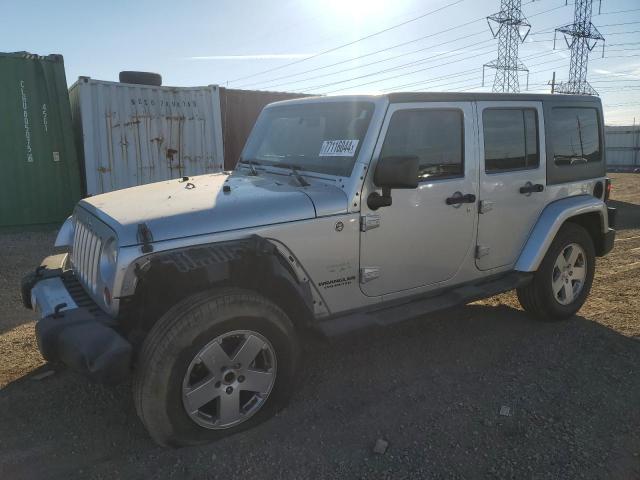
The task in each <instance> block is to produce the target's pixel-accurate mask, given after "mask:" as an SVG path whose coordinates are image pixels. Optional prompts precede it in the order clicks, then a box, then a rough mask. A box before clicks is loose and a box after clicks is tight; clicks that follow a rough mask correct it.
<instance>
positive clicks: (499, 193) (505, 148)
mask: <svg viewBox="0 0 640 480" xmlns="http://www.w3.org/2000/svg"><path fill="white" fill-rule="evenodd" d="M478 124H479V127H480V142H479V143H480V154H481V161H480V204H479V206H478V211H479V220H478V239H477V243H478V245H477V249H476V265H477V267H478V268H479V269H480V270H490V269H493V268H499V267H505V266H510V265H513V264H514V263H515V261H516V260H517V258H518V255H519V254H520V251H521V250H522V247H523V246H524V242H525V241H526V239H527V238H528V237H529V232H530V231H531V229H532V228H533V226H534V225H535V222H536V220H537V219H538V216H539V215H540V212H541V210H542V208H544V205H545V200H546V195H545V193H546V192H545V188H546V173H545V171H546V170H545V164H546V162H545V158H546V157H545V148H544V145H545V139H544V128H543V125H544V121H543V111H542V104H541V103H540V102H478Z"/></svg>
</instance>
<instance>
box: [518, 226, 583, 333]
mask: <svg viewBox="0 0 640 480" xmlns="http://www.w3.org/2000/svg"><path fill="white" fill-rule="evenodd" d="M594 272H595V249H594V246H593V241H592V240H591V236H590V235H589V234H588V233H587V231H586V230H585V229H584V228H582V227H581V226H579V225H576V224H573V223H567V224H565V225H563V226H562V228H561V229H560V231H559V232H558V234H557V235H556V238H555V239H554V241H553V242H552V244H551V246H550V247H549V250H548V251H547V254H546V255H545V257H544V259H543V260H542V263H541V264H540V267H539V269H538V271H537V272H536V273H535V275H534V278H533V281H532V282H531V283H530V284H528V285H526V286H524V287H521V288H518V290H517V292H518V300H519V301H520V305H522V307H523V308H524V309H525V310H526V311H527V312H530V313H532V314H534V315H535V316H536V317H538V318H539V319H541V320H546V321H556V320H562V319H565V318H568V317H571V316H572V315H574V314H575V313H576V312H577V311H578V310H580V308H581V307H582V305H583V304H584V302H585V301H586V299H587V296H588V295H589V291H590V290H591V284H592V283H593V275H594Z"/></svg>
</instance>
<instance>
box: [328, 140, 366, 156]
mask: <svg viewBox="0 0 640 480" xmlns="http://www.w3.org/2000/svg"><path fill="white" fill-rule="evenodd" d="M358 142H359V140H325V141H324V142H322V148H320V156H321V157H353V156H354V155H355V153H356V148H358Z"/></svg>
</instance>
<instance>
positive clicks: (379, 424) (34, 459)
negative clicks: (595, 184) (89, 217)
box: [0, 174, 640, 479]
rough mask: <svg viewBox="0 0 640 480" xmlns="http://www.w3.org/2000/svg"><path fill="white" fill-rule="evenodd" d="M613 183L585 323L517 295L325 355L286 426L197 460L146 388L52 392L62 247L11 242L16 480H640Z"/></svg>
mask: <svg viewBox="0 0 640 480" xmlns="http://www.w3.org/2000/svg"><path fill="white" fill-rule="evenodd" d="M612 177H613V178H614V195H613V198H614V200H615V201H614V203H615V206H617V207H619V224H620V225H619V226H620V229H619V231H618V240H617V242H616V247H615V249H614V251H613V252H612V253H611V254H610V255H609V256H607V257H605V258H603V259H599V264H598V270H597V273H596V279H595V282H594V286H593V290H592V294H591V297H590V299H589V301H588V302H587V304H586V305H585V306H584V307H583V309H582V310H581V312H580V315H579V316H576V317H574V318H573V319H570V320H568V321H565V322H561V323H557V324H545V323H539V322H536V321H534V320H531V319H530V318H529V317H528V316H527V315H525V314H524V313H523V312H522V310H521V309H520V308H519V306H518V304H517V301H516V300H515V296H514V295H513V294H504V295H499V296H497V297H493V298H491V299H488V300H484V301H481V302H476V303H474V304H472V305H469V306H466V307H464V308H459V309H456V310H453V311H448V312H444V313H441V314H438V315H432V316H430V317H429V318H425V319H416V320H414V321H411V322H407V323H405V324H403V325H399V326H395V327H393V328H389V329H386V330H377V331H369V332H365V333H359V334H357V335H352V336H348V337H343V338H341V339H338V340H334V341H331V342H314V343H312V344H310V345H308V346H307V348H306V352H305V353H306V355H305V366H304V369H303V371H304V373H303V376H302V377H303V378H302V382H301V385H300V387H299V389H298V391H297V393H296V394H295V395H294V398H293V400H292V402H291V404H290V406H289V407H288V408H287V409H285V410H284V411H283V412H282V413H281V414H279V415H278V416H277V417H276V418H274V419H272V420H270V421H268V422H266V423H264V424H263V425H261V426H259V427H258V428H255V429H253V430H251V431H248V432H245V433H243V434H240V435H236V436H232V437H229V438H227V439H224V440H222V441H219V442H217V443H215V444H212V445H207V446H203V447H193V448H184V449H181V450H169V449H163V448H160V447H157V446H155V445H154V444H153V443H152V442H151V441H150V440H149V439H148V437H147V435H146V433H145V430H144V428H143V427H142V425H141V424H140V422H139V421H138V419H137V417H136V415H135V411H134V408H133V404H132V401H131V392H130V386H129V385H121V386H119V387H117V388H108V387H103V386H100V385H95V384H90V383H88V382H87V381H85V380H84V379H83V378H81V377H78V376H76V375H74V374H72V373H70V372H68V371H56V372H55V373H54V374H53V375H51V376H48V377H46V378H44V379H41V380H36V379H35V378H36V377H37V375H38V374H40V373H42V372H45V371H47V370H48V369H49V368H50V367H48V366H43V361H42V359H41V357H40V355H39V353H38V352H37V349H36V345H35V340H34V338H33V316H32V314H31V313H30V312H28V311H26V310H24V309H23V308H22V307H21V305H20V300H19V295H18V294H17V285H18V282H19V279H20V277H21V275H22V274H23V273H24V272H26V271H28V270H29V269H31V268H32V267H33V266H34V265H36V264H37V263H38V262H39V260H40V259H41V257H44V256H46V255H47V254H49V253H50V247H49V246H50V245H51V244H52V242H53V238H54V236H55V233H54V232H50V231H48V232H30V233H21V234H2V235H0V260H1V263H0V264H1V265H2V266H3V268H2V273H0V358H2V363H1V364H0V386H2V385H4V387H3V388H2V390H0V412H1V413H0V478H2V479H21V478H25V479H38V478H64V479H68V478H90V479H93V478H95V479H101V478H105V479H117V478H127V479H128V478H180V479H182V478H194V479H195V478H197V479H203V478H211V479H213V478H294V479H302V478H518V479H520V478H536V479H543V478H548V479H563V478H599V479H600V478H602V479H639V478H640V341H639V340H640V298H639V296H638V293H640V288H639V287H638V274H639V273H640V176H638V175H632V174H614V175H612ZM0 388H1V387H0ZM504 407H506V408H504ZM501 410H502V413H503V414H504V415H502V414H501ZM378 439H384V440H385V441H387V442H388V443H389V446H388V448H387V450H386V453H384V454H377V453H374V451H373V449H374V445H375V444H376V441H377V440H378Z"/></svg>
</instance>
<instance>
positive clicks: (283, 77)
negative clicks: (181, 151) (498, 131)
mask: <svg viewBox="0 0 640 480" xmlns="http://www.w3.org/2000/svg"><path fill="white" fill-rule="evenodd" d="M535 1H536V0H530V1H529V2H527V3H525V5H528V4H531V3H534V2H535ZM538 1H539V0H538ZM571 5H572V4H571ZM565 6H566V5H560V6H557V7H553V8H550V9H547V10H543V11H541V12H538V13H534V14H533V15H530V16H529V18H533V17H537V16H539V15H544V14H546V13H550V12H553V11H555V10H559V9H561V8H564V7H565ZM483 20H485V17H480V18H477V19H475V20H471V21H468V22H465V23H462V24H460V25H456V26H453V27H450V28H446V29H444V30H440V31H438V32H434V33H431V34H429V35H424V36H422V37H418V38H414V39H411V40H408V41H405V42H402V43H398V44H395V45H391V46H389V47H385V48H382V49H379V50H375V51H373V52H369V53H366V54H362V55H358V56H356V57H351V58H348V59H346V60H341V61H339V62H334V63H331V64H329V65H322V66H319V67H315V68H312V69H308V70H304V71H302V72H296V73H290V74H286V75H282V76H280V77H275V78H271V79H268V80H266V82H267V83H271V82H275V81H278V80H283V79H287V78H292V77H297V76H300V75H304V74H306V73H312V72H315V71H318V70H324V69H326V68H330V67H334V66H337V65H342V64H345V63H350V62H353V61H356V60H359V59H362V58H366V57H370V56H372V55H376V54H378V53H383V52H386V51H389V50H393V49H395V48H399V47H403V46H406V45H409V44H412V43H416V42H419V41H421V40H425V39H427V38H432V37H436V36H438V35H442V34H445V33H448V32H450V31H453V30H456V29H459V28H463V27H466V26H469V25H472V24H474V23H477V22H480V21H483ZM474 35H475V34H474ZM336 48H341V47H336ZM431 48H433V47H431ZM321 53H322V52H321ZM302 60H304V59H302ZM388 60H389V59H384V61H388ZM296 63H299V61H296V62H290V63H289V64H287V65H283V66H282V68H284V67H286V66H289V65H293V64H296ZM278 68H279V67H278ZM356 68H357V67H356ZM263 73H266V72H263ZM335 73H336V72H333V73H328V74H326V75H332V74H335ZM264 83H265V81H258V82H252V83H245V84H241V85H238V88H246V87H252V86H255V85H263V84H264ZM281 85H286V84H285V83H283V84H281ZM273 87H274V85H270V86H269V87H265V88H273Z"/></svg>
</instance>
